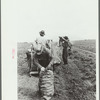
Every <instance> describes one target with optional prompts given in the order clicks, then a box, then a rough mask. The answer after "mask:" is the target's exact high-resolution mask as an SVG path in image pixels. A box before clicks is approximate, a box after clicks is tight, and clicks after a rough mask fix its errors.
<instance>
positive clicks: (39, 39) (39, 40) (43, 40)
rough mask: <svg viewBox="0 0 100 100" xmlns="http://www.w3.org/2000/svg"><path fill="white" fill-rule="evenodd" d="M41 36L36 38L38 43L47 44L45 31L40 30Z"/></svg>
mask: <svg viewBox="0 0 100 100" xmlns="http://www.w3.org/2000/svg"><path fill="white" fill-rule="evenodd" d="M39 33H40V36H39V37H38V38H37V39H36V41H35V42H36V43H38V44H40V43H41V44H46V39H45V31H44V30H41V31H40V32H39Z"/></svg>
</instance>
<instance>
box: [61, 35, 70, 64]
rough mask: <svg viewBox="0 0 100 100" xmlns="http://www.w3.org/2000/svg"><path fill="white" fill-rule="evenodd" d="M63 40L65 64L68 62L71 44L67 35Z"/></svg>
mask: <svg viewBox="0 0 100 100" xmlns="http://www.w3.org/2000/svg"><path fill="white" fill-rule="evenodd" d="M62 39H63V42H62V46H63V53H62V58H63V62H64V64H68V47H70V46H69V39H68V37H67V36H64V37H62Z"/></svg>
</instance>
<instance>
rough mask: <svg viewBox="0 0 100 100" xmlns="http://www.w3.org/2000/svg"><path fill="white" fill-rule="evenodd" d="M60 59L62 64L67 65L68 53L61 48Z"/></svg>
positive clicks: (65, 49)
mask: <svg viewBox="0 0 100 100" xmlns="http://www.w3.org/2000/svg"><path fill="white" fill-rule="evenodd" d="M62 58H63V62H64V64H68V51H67V48H63V53H62Z"/></svg>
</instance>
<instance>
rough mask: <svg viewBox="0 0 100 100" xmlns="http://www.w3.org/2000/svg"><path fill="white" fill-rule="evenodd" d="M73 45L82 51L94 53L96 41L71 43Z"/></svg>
mask: <svg viewBox="0 0 100 100" xmlns="http://www.w3.org/2000/svg"><path fill="white" fill-rule="evenodd" d="M73 45H74V46H75V47H78V48H80V49H83V50H88V51H91V52H94V53H96V40H79V41H73Z"/></svg>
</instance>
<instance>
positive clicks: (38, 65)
mask: <svg viewBox="0 0 100 100" xmlns="http://www.w3.org/2000/svg"><path fill="white" fill-rule="evenodd" d="M34 64H35V65H36V66H37V67H38V68H39V69H41V68H42V67H43V66H41V65H40V64H39V62H38V59H37V58H36V57H35V56H34Z"/></svg>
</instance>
